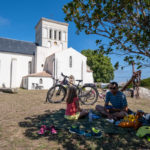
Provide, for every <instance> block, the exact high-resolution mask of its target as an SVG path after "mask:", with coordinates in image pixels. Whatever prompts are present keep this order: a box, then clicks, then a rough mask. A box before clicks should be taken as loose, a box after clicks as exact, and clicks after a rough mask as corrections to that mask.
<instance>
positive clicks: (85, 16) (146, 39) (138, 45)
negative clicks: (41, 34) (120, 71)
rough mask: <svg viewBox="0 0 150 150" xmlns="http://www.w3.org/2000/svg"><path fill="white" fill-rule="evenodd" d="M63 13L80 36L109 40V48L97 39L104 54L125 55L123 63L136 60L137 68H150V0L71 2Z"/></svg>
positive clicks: (81, 0)
mask: <svg viewBox="0 0 150 150" xmlns="http://www.w3.org/2000/svg"><path fill="white" fill-rule="evenodd" d="M63 10H64V13H65V14H66V17H65V21H67V22H69V21H74V22H75V24H76V27H77V32H78V33H79V32H80V31H82V30H83V31H85V33H86V34H96V35H99V36H101V37H105V38H107V39H108V45H107V46H104V44H102V41H101V40H99V39H97V41H96V43H97V44H98V45H99V51H100V52H101V53H105V54H118V55H124V61H126V62H128V63H129V64H131V63H132V62H133V61H134V62H135V64H137V65H138V68H140V67H142V66H150V1H149V0H72V1H71V2H69V3H68V4H66V5H65V6H64V7H63ZM117 67H118V62H117V63H116V68H117Z"/></svg>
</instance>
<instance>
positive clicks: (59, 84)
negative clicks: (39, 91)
mask: <svg viewBox="0 0 150 150" xmlns="http://www.w3.org/2000/svg"><path fill="white" fill-rule="evenodd" d="M61 75H62V76H63V78H64V79H63V80H62V81H59V80H58V79H55V78H53V79H54V80H55V83H54V85H53V86H52V87H51V88H50V89H49V90H48V92H47V97H46V102H47V101H49V102H50V103H61V102H63V101H64V99H65V98H66V95H67V89H68V88H69V87H70V86H74V87H75V88H76V89H77V95H78V97H79V100H80V101H81V103H82V104H85V105H92V104H94V103H95V102H96V101H97V99H98V95H99V94H98V91H97V88H96V86H95V85H94V84H84V85H83V86H81V85H80V83H81V82H82V81H83V80H76V81H77V82H78V84H77V85H76V84H73V83H70V82H69V81H68V80H67V79H69V77H68V76H66V75H64V74H63V73H61Z"/></svg>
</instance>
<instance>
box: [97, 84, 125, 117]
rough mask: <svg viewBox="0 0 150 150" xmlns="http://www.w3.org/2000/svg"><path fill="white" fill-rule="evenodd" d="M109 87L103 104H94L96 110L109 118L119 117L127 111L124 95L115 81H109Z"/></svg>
mask: <svg viewBox="0 0 150 150" xmlns="http://www.w3.org/2000/svg"><path fill="white" fill-rule="evenodd" d="M109 89H110V91H109V92H107V93H106V100H105V106H104V107H103V106H100V105H96V110H97V111H99V112H100V113H101V114H102V115H105V116H106V117H108V118H109V119H115V120H117V119H121V118H123V117H124V116H126V115H127V112H128V104H127V100H126V96H125V95H124V94H123V93H122V92H121V91H119V90H118V84H117V82H111V83H110V84H109ZM109 103H111V105H109Z"/></svg>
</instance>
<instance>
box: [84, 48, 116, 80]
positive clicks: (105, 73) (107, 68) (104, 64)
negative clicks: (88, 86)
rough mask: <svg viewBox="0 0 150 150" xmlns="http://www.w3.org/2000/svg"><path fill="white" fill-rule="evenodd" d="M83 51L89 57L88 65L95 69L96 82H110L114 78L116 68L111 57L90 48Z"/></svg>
mask: <svg viewBox="0 0 150 150" xmlns="http://www.w3.org/2000/svg"><path fill="white" fill-rule="evenodd" d="M81 53H82V54H83V55H85V56H86V57H87V65H88V66H90V68H91V69H92V70H93V77H94V81H95V82H110V80H113V78H114V69H113V66H112V64H111V61H110V58H108V57H107V56H104V55H103V54H101V53H99V52H98V51H93V50H90V49H88V50H82V52H81Z"/></svg>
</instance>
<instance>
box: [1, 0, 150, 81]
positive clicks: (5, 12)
mask: <svg viewBox="0 0 150 150" xmlns="http://www.w3.org/2000/svg"><path fill="white" fill-rule="evenodd" d="M69 1H70V0H55V1H54V0H1V3H0V37H6V38H12V39H17V40H24V41H32V42H34V41H35V30H34V27H35V25H36V24H37V22H38V21H39V19H40V18H41V17H45V18H49V19H53V20H57V21H61V22H64V17H65V14H64V13H63V11H62V7H63V6H64V5H65V4H66V3H68V2H69ZM75 31H76V27H75V24H74V23H73V22H71V23H69V33H68V46H69V47H73V48H75V49H76V50H78V51H81V50H83V49H96V48H97V47H96V44H95V41H96V39H97V36H94V35H85V34H84V33H83V32H82V33H80V34H79V35H77V34H76V33H75ZM103 40H104V43H105V44H107V39H105V38H103ZM110 57H111V61H112V64H115V62H116V61H120V62H121V64H123V61H122V59H123V58H122V57H118V56H115V55H113V56H110ZM131 68H132V67H131V66H130V67H127V68H125V69H124V70H123V71H122V70H118V71H115V79H114V80H115V81H118V82H121V81H127V79H129V78H130V77H131V73H132V70H131ZM142 72H143V73H142V78H146V77H150V69H143V70H142Z"/></svg>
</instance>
